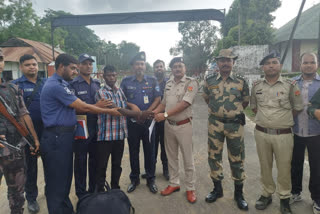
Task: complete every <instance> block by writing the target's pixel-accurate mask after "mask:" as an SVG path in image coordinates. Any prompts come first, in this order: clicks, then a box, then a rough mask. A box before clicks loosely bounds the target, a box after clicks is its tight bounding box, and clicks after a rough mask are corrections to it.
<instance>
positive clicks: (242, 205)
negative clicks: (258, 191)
mask: <svg viewBox="0 0 320 214" xmlns="http://www.w3.org/2000/svg"><path fill="white" fill-rule="evenodd" d="M242 189H243V184H234V200H235V201H236V202H237V205H238V208H239V209H240V210H248V209H249V208H248V203H247V202H246V200H245V199H244V197H243V191H242Z"/></svg>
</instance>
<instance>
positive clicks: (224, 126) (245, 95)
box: [203, 72, 249, 184]
mask: <svg viewBox="0 0 320 214" xmlns="http://www.w3.org/2000/svg"><path fill="white" fill-rule="evenodd" d="M203 91H204V93H203V97H204V98H205V99H206V100H208V106H209V113H210V116H209V124H208V162H209V166H210V169H211V174H210V176H211V178H212V180H213V181H214V182H215V181H221V180H222V179H223V169H222V151H223V143H224V139H225V138H226V139H227V148H228V157H229V163H230V167H231V172H232V179H233V180H235V183H236V184H242V182H243V180H244V179H245V177H246V176H245V173H244V158H245V153H244V141H243V125H241V124H240V122H239V117H240V115H241V114H242V115H243V107H242V103H243V102H249V87H248V84H247V82H246V81H245V79H244V78H243V77H241V76H239V75H236V74H234V73H233V72H231V74H230V76H229V77H228V78H227V80H226V81H224V80H223V79H222V77H221V75H220V74H219V73H214V74H213V75H211V76H208V77H207V78H206V80H205V85H204V88H203Z"/></svg>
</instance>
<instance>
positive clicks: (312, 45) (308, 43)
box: [300, 39, 318, 54]
mask: <svg viewBox="0 0 320 214" xmlns="http://www.w3.org/2000/svg"><path fill="white" fill-rule="evenodd" d="M317 48H318V44H317V40H316V39H314V40H303V41H302V42H301V49H300V53H301V54H303V53H305V52H314V53H317Z"/></svg>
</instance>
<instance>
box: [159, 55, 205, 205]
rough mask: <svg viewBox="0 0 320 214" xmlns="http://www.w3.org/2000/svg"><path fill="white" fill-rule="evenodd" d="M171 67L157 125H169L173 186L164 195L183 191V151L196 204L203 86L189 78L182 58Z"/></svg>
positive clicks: (167, 145)
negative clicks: (195, 123)
mask: <svg viewBox="0 0 320 214" xmlns="http://www.w3.org/2000/svg"><path fill="white" fill-rule="evenodd" d="M170 67H171V71H172V74H173V75H172V76H171V77H170V79H169V80H168V81H167V84H166V86H165V90H164V95H163V99H162V102H161V104H160V105H159V106H158V107H157V108H156V110H154V113H155V119H156V121H157V122H161V121H165V124H164V136H165V137H164V141H165V149H166V153H167V157H168V166H169V174H170V178H169V185H168V186H167V188H166V189H164V190H163V191H161V195H163V196H167V195H170V194H172V193H173V192H176V191H179V190H180V178H179V148H180V151H181V154H182V157H183V165H184V169H185V188H186V193H187V194H186V196H187V200H188V201H189V202H190V203H195V202H196V200H197V198H196V193H195V180H196V178H195V167H194V158H193V149H192V148H193V146H192V145H193V143H192V104H193V103H194V98H195V96H196V94H197V92H198V88H199V84H198V82H197V80H195V79H193V78H191V77H188V76H186V75H185V73H186V67H185V64H184V62H183V58H182V57H175V58H173V59H172V60H171V62H170ZM163 112H164V113H163Z"/></svg>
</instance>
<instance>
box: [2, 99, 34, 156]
mask: <svg viewBox="0 0 320 214" xmlns="http://www.w3.org/2000/svg"><path fill="white" fill-rule="evenodd" d="M0 101H1V102H0V114H2V115H3V116H4V117H5V118H7V119H8V120H9V122H10V123H11V124H12V125H13V126H14V127H15V128H16V129H17V131H18V132H19V133H20V135H21V136H22V137H24V138H25V139H26V141H27V144H28V145H29V146H30V148H31V149H32V150H35V148H36V143H35V141H34V139H33V136H32V135H31V134H30V132H29V130H28V129H27V128H26V127H25V126H24V125H22V124H21V123H20V122H19V121H18V120H17V119H16V118H15V116H16V114H15V113H14V112H13V111H12V109H11V108H10V106H8V104H7V103H6V101H5V100H4V99H3V97H2V96H0Z"/></svg>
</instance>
